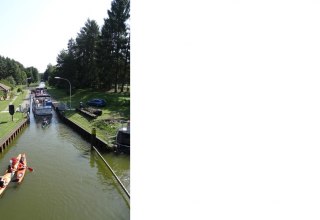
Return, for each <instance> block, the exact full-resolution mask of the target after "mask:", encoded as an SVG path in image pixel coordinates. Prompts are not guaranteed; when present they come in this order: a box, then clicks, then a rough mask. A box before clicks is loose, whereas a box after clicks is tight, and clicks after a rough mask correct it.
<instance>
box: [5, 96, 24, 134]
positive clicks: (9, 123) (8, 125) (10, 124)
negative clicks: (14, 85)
mask: <svg viewBox="0 0 320 220" xmlns="http://www.w3.org/2000/svg"><path fill="white" fill-rule="evenodd" d="M14 93H15V96H14V97H13V99H12V100H2V101H0V139H1V138H3V137H5V136H6V135H7V134H9V133H10V132H11V131H12V130H14V128H15V127H16V126H17V125H18V124H19V122H20V121H22V120H23V119H24V117H25V116H26V115H25V114H23V113H21V112H15V114H14V115H13V120H12V116H11V115H10V113H9V112H3V111H8V106H9V104H10V103H11V102H12V104H13V105H14V107H15V109H17V108H18V107H19V105H20V104H22V102H23V100H24V99H25V97H26V95H27V93H28V91H27V90H23V92H21V93H16V91H14ZM23 107H24V106H23Z"/></svg>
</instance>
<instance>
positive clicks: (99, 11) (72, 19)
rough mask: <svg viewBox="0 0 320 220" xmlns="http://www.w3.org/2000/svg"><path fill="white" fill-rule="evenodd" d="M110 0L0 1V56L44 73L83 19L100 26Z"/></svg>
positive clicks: (108, 7)
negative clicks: (93, 21)
mask: <svg viewBox="0 0 320 220" xmlns="http://www.w3.org/2000/svg"><path fill="white" fill-rule="evenodd" d="M110 7H111V0H80V1H79V0H45V1H43V0H28V1H25V0H2V1H1V4H0V30H1V31H0V55H1V56H4V57H9V58H11V59H14V60H16V61H18V62H20V63H21V64H23V65H24V66H25V67H29V66H34V67H36V68H37V69H38V70H39V72H44V71H45V69H46V67H47V65H48V64H49V63H51V64H53V65H55V64H56V57H57V55H58V53H59V52H60V51H61V50H62V49H65V48H66V47H67V43H68V40H69V39H70V38H76V36H77V33H79V32H80V29H81V28H82V27H83V26H84V24H85V22H86V20H87V19H88V18H90V19H91V20H95V21H96V22H97V23H98V25H99V26H100V28H101V27H102V25H103V22H104V18H106V17H107V10H109V9H110Z"/></svg>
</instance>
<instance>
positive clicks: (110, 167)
mask: <svg viewBox="0 0 320 220" xmlns="http://www.w3.org/2000/svg"><path fill="white" fill-rule="evenodd" d="M92 148H93V149H94V150H95V151H96V152H97V153H98V155H99V156H100V157H101V159H102V160H103V161H104V163H105V164H106V165H107V166H108V168H109V169H110V171H111V173H112V174H113V176H114V177H115V178H116V179H117V181H118V183H119V184H120V186H121V187H122V189H123V190H124V191H125V193H126V194H127V196H128V197H129V199H130V194H129V192H128V191H127V189H126V188H125V187H124V185H123V184H122V183H121V181H120V179H119V178H118V177H117V175H116V174H115V172H114V171H113V170H112V168H111V167H110V165H109V164H108V162H107V161H106V160H105V159H104V158H103V157H102V155H101V154H100V153H99V151H98V150H97V149H96V148H95V147H94V146H92Z"/></svg>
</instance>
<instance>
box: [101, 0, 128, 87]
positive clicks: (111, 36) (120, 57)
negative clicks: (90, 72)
mask: <svg viewBox="0 0 320 220" xmlns="http://www.w3.org/2000/svg"><path fill="white" fill-rule="evenodd" d="M108 16H109V18H108V19H105V23H104V27H102V42H105V44H104V43H102V50H105V52H106V54H107V55H108V56H107V57H106V58H107V59H108V61H107V62H105V65H110V64H111V65H110V66H109V67H105V70H106V69H109V71H110V72H111V73H110V72H109V74H111V78H112V79H113V83H114V86H115V92H117V87H118V83H119V81H125V79H124V78H125V76H126V74H124V73H123V74H121V71H124V70H125V69H126V68H124V67H125V66H126V65H127V64H126V63H127V61H128V52H129V51H130V50H129V49H128V48H130V47H128V45H129V44H130V40H129V37H128V36H129V33H128V31H129V28H128V24H127V23H126V21H127V20H128V19H129V18H130V1H129V0H113V1H112V3H111V10H108Z"/></svg>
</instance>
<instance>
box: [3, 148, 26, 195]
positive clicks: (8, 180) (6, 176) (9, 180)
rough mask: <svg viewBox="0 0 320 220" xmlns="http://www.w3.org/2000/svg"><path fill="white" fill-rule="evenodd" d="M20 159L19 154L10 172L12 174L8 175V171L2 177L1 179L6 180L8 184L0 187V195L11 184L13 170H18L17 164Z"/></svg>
mask: <svg viewBox="0 0 320 220" xmlns="http://www.w3.org/2000/svg"><path fill="white" fill-rule="evenodd" d="M20 158H21V154H19V155H18V157H17V161H18V162H17V163H16V164H15V166H14V170H13V171H12V172H13V174H11V173H8V170H6V172H5V174H4V175H3V178H4V179H6V182H8V184H7V185H6V186H4V187H0V195H1V194H2V193H3V192H4V191H5V189H6V188H7V187H8V185H9V183H10V182H11V180H12V177H13V176H14V174H15V170H17V169H18V164H19V161H20Z"/></svg>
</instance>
